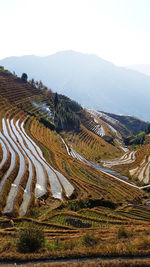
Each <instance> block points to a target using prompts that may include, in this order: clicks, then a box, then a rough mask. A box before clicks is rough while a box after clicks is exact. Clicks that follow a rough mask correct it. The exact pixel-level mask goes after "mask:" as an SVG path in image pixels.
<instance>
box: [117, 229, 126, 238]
mask: <svg viewBox="0 0 150 267" xmlns="http://www.w3.org/2000/svg"><path fill="white" fill-rule="evenodd" d="M117 236H118V238H122V237H124V238H127V237H128V236H129V233H128V231H127V230H126V229H125V228H124V227H120V228H119V229H118V232H117Z"/></svg>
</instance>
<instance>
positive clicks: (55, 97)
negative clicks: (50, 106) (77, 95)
mask: <svg viewBox="0 0 150 267" xmlns="http://www.w3.org/2000/svg"><path fill="white" fill-rule="evenodd" d="M57 105H58V95H57V93H55V96H54V108H55V110H56V108H57Z"/></svg>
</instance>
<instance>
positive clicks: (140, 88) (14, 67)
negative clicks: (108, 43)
mask: <svg viewBox="0 0 150 267" xmlns="http://www.w3.org/2000/svg"><path fill="white" fill-rule="evenodd" d="M0 65H3V66H4V67H5V68H6V69H8V70H10V71H12V72H13V71H15V72H16V74H17V75H19V76H20V75H21V74H22V73H23V72H26V73H27V75H28V77H29V79H30V78H34V79H35V80H42V82H43V83H44V84H45V85H47V86H48V87H49V88H51V89H52V90H53V91H57V92H58V93H62V94H65V95H67V96H68V97H70V98H72V99H74V100H76V101H77V102H79V103H80V104H82V105H83V106H84V107H86V108H94V109H97V110H105V111H106V112H111V113H117V114H125V115H134V116H137V117H140V118H142V119H144V120H147V121H149V120H150V77H149V76H146V75H144V74H141V73H139V72H136V71H133V70H129V69H126V68H123V67H117V66H115V65H114V64H112V63H110V62H108V61H105V60H103V59H101V58H100V57H98V56H96V55H88V54H82V53H79V52H74V51H63V52H58V53H56V54H54V55H50V56H46V57H38V56H22V57H9V58H5V59H3V60H0Z"/></svg>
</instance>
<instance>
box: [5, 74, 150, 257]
mask: <svg viewBox="0 0 150 267" xmlns="http://www.w3.org/2000/svg"><path fill="white" fill-rule="evenodd" d="M99 115H100V112H97V111H94V110H90V111H89V110H85V109H83V108H82V107H81V106H80V105H78V104H77V103H75V102H74V101H72V100H71V99H69V98H68V97H66V96H64V95H59V94H54V93H53V92H51V91H48V90H46V88H45V87H44V86H41V83H40V86H39V85H36V86H35V85H34V86H33V85H31V84H30V83H27V82H23V81H22V80H21V79H19V78H17V77H15V76H13V75H12V74H11V73H9V72H8V71H5V70H4V71H2V70H1V71H0V240H1V247H0V259H1V260H5V261H6V260H7V261H8V260H13V262H14V261H15V262H17V260H28V259H29V260H30V261H31V260H35V259H42V260H43V259H44V258H48V259H56V258H63V259H65V258H80V257H89V256H91V257H93V256H94V257H95V256H102V255H107V256H114V255H116V256H118V255H119V256H121V255H127V256H128V257H129V256H130V255H132V256H133V255H134V256H138V255H140V256H141V255H148V253H149V236H148V235H147V233H149V228H150V227H149V224H150V214H149V198H150V195H149V192H148V191H144V190H143V189H145V190H147V189H148V188H149V186H150V185H148V188H147V187H146V188H145V186H143V183H145V184H149V182H150V171H149V170H150V169H149V166H150V157H149V151H150V145H149V144H145V145H144V146H141V147H140V148H139V149H138V150H137V151H129V150H128V149H127V148H126V147H124V144H123V138H122V135H121V133H120V132H119V129H124V128H125V126H124V125H123V124H121V125H120V124H119V126H120V127H118V128H117V129H115V128H113V126H112V125H111V121H112V119H113V118H112V117H109V116H108V117H109V121H104V120H103V119H102V118H101V116H99ZM103 115H104V113H103ZM56 116H57V120H56V118H55V117H56ZM64 118H65V119H64ZM78 119H79V120H80V125H78V126H79V127H77V128H76V127H74V123H75V124H76V122H77V121H78ZM113 120H114V119H113ZM115 121H116V120H115ZM59 122H61V127H64V128H60V127H57V126H58V125H59ZM57 124H58V125H57ZM68 125H69V126H70V125H71V126H72V129H71V127H68ZM59 126H60V125H59ZM130 126H131V129H132V123H131V125H130ZM121 127H122V128H121ZM125 129H126V128H125ZM131 129H126V131H127V133H128V131H130V130H131ZM56 130H57V131H56ZM124 134H125V131H124ZM148 139H149V137H148V138H147V142H148ZM102 164H103V165H105V166H107V169H106V168H104V167H102ZM108 168H109V169H108ZM110 168H115V169H117V170H118V171H120V172H121V173H124V174H126V175H127V176H126V177H125V176H122V175H120V174H119V173H116V171H114V170H112V169H110ZM129 172H130V173H129ZM131 175H133V177H131ZM139 181H140V182H139ZM29 229H30V238H32V234H33V236H34V238H35V235H34V233H35V232H36V229H38V230H39V229H40V232H41V231H42V233H43V234H44V236H45V239H46V242H45V244H44V245H43V246H44V247H42V248H41V249H39V250H37V253H36V252H34V253H32V252H33V251H30V250H28V252H27V251H26V253H24V250H25V249H26V247H25V246H24V243H21V245H22V247H23V250H19V249H18V243H17V241H18V238H19V235H20V233H26V231H28V230H29ZM25 238H26V235H25ZM37 238H39V235H38V237H37ZM34 240H35V239H34ZM127 240H128V242H126V241H127ZM28 244H30V242H29V241H28V243H27V249H28ZM129 245H130V246H129ZM8 248H9V249H8ZM95 253H96V254H95Z"/></svg>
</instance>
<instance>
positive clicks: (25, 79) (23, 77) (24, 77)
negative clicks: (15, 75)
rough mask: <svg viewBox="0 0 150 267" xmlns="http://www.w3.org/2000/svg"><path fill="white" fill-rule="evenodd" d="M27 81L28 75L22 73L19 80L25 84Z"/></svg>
mask: <svg viewBox="0 0 150 267" xmlns="http://www.w3.org/2000/svg"><path fill="white" fill-rule="evenodd" d="M27 79H28V75H27V74H26V73H22V76H21V80H22V81H23V82H24V83H26V82H27Z"/></svg>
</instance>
